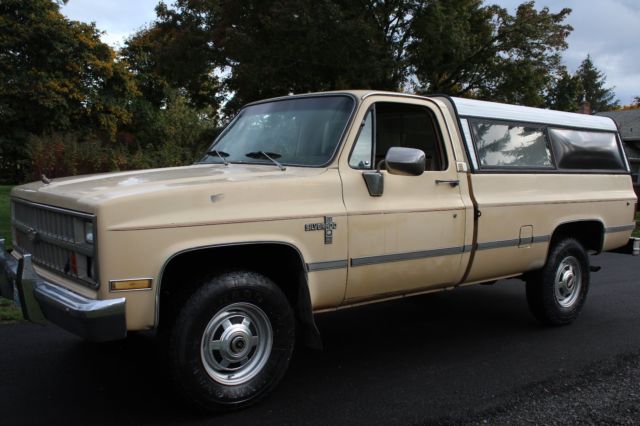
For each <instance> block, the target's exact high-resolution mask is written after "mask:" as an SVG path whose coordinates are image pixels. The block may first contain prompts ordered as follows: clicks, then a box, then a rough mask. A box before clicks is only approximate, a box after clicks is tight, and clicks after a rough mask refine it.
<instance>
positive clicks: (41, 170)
mask: <svg viewBox="0 0 640 426" xmlns="http://www.w3.org/2000/svg"><path fill="white" fill-rule="evenodd" d="M132 111H133V112H132V114H133V119H132V123H131V124H130V126H129V128H128V130H124V129H123V130H122V131H120V132H119V134H118V140H117V141H116V142H113V143H104V142H102V141H100V140H99V139H92V138H90V137H87V136H83V135H80V134H77V133H68V132H67V133H49V134H45V135H43V136H31V137H30V138H29V141H28V152H29V155H30V158H31V159H32V168H31V174H30V176H29V177H30V178H31V179H39V178H40V176H41V175H42V174H45V175H46V176H47V177H49V178H54V177H61V176H70V175H79V174H88V173H96V172H108V171H113V170H130V169H142V168H150V167H169V166H180V165H184V164H189V163H193V162H194V161H195V160H196V159H198V157H199V155H202V153H203V152H204V150H205V148H206V146H207V145H208V144H209V143H211V141H212V140H213V137H214V135H215V133H216V131H217V129H216V128H214V127H212V125H211V124H210V123H211V122H212V121H211V120H209V119H207V117H206V116H205V117H200V116H199V115H198V112H197V111H195V110H194V109H193V108H192V107H191V106H189V105H188V104H187V102H186V100H185V99H184V98H183V97H180V96H174V97H172V98H171V99H170V101H169V102H168V105H167V107H166V108H163V109H158V108H153V107H152V106H151V105H150V104H149V103H147V102H145V101H144V100H137V103H136V105H135V106H134V107H132Z"/></svg>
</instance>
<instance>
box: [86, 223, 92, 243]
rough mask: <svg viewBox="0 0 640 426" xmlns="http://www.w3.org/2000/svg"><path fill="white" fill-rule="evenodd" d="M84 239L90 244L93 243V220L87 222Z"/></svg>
mask: <svg viewBox="0 0 640 426" xmlns="http://www.w3.org/2000/svg"><path fill="white" fill-rule="evenodd" d="M84 240H85V241H86V242H88V243H89V244H93V222H85V224H84Z"/></svg>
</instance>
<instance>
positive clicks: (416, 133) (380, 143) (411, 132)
mask: <svg viewBox="0 0 640 426" xmlns="http://www.w3.org/2000/svg"><path fill="white" fill-rule="evenodd" d="M374 115H375V117H374ZM391 147H404V148H416V149H420V150H422V151H423V152H424V153H425V155H426V157H427V162H426V171H429V170H445V169H446V168H447V161H446V156H445V151H444V148H443V146H442V138H441V136H440V132H439V130H438V127H437V123H436V119H435V116H434V115H433V112H432V111H431V110H430V109H428V108H426V107H423V106H420V105H413V104H403V103H395V102H378V103H376V104H375V107H374V109H372V111H370V112H369V113H368V115H367V118H366V120H365V123H364V125H363V128H362V129H361V130H360V135H359V136H358V140H357V141H356V144H355V146H354V148H353V151H352V152H351V157H350V158H349V165H350V166H351V167H353V168H355V169H372V168H375V167H376V165H377V164H378V163H379V162H380V161H381V160H383V159H384V157H385V155H386V154H387V151H388V150H389V148H391Z"/></svg>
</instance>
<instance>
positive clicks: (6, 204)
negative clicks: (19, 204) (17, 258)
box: [0, 185, 12, 248]
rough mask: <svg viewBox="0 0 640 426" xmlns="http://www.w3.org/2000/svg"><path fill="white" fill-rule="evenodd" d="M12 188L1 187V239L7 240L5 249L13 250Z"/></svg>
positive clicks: (7, 186)
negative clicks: (10, 195)
mask: <svg viewBox="0 0 640 426" xmlns="http://www.w3.org/2000/svg"><path fill="white" fill-rule="evenodd" d="M11 188H12V187H11V186H9V185H0V237H1V238H4V239H5V247H6V248H11V207H10V198H9V192H11Z"/></svg>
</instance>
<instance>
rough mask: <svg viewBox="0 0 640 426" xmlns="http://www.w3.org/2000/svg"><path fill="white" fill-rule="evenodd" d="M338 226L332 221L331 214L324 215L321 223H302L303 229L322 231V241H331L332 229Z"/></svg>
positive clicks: (327, 242)
mask: <svg viewBox="0 0 640 426" xmlns="http://www.w3.org/2000/svg"><path fill="white" fill-rule="evenodd" d="M337 227H338V224H336V223H334V222H333V218H332V217H331V216H325V217H324V222H323V223H307V224H305V225H304V230H305V231H324V243H325V244H332V243H333V230H334V229H336V228H337Z"/></svg>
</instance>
